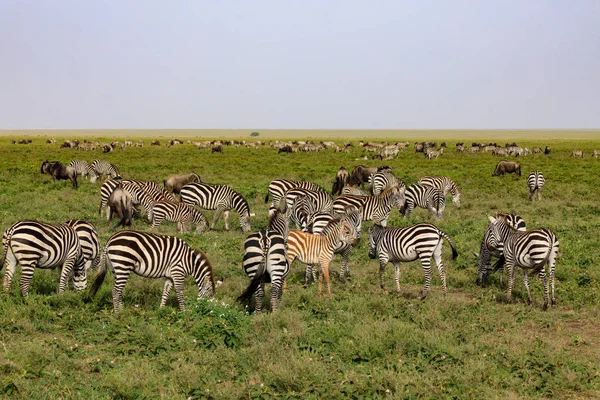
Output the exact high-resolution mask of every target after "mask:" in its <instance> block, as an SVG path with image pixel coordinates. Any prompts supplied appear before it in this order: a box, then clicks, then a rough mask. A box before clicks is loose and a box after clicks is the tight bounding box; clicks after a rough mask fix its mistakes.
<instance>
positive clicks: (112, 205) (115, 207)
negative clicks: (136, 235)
mask: <svg viewBox="0 0 600 400" xmlns="http://www.w3.org/2000/svg"><path fill="white" fill-rule="evenodd" d="M113 214H117V216H118V217H119V219H120V220H119V223H118V224H117V225H115V228H117V227H119V226H125V225H127V226H131V219H132V217H133V201H132V199H131V195H130V194H129V193H127V191H125V190H123V188H122V187H121V184H120V183H119V186H117V187H116V188H115V190H113V192H112V193H111V194H110V197H109V198H108V212H107V213H106V217H107V218H106V220H107V221H106V224H107V225H108V224H110V220H111V219H112V217H113Z"/></svg>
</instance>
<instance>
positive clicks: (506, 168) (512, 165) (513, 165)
mask: <svg viewBox="0 0 600 400" xmlns="http://www.w3.org/2000/svg"><path fill="white" fill-rule="evenodd" d="M505 173H508V174H512V173H514V174H516V175H518V176H521V164H519V163H518V162H514V161H500V162H499V163H498V164H496V169H495V170H494V172H493V173H492V176H504V174H505Z"/></svg>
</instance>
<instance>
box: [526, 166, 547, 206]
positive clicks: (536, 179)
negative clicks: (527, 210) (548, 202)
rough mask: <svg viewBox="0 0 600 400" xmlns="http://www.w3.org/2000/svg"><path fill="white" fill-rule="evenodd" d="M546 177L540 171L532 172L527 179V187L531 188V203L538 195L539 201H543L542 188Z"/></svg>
mask: <svg viewBox="0 0 600 400" xmlns="http://www.w3.org/2000/svg"><path fill="white" fill-rule="evenodd" d="M545 182H546V180H545V179H544V175H543V174H542V173H541V172H540V171H531V172H530V173H529V176H528V177H527V187H528V188H529V201H533V199H534V198H535V195H536V193H537V198H538V200H540V201H541V200H542V187H544V183H545Z"/></svg>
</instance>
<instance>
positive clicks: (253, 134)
mask: <svg viewBox="0 0 600 400" xmlns="http://www.w3.org/2000/svg"><path fill="white" fill-rule="evenodd" d="M258 135H260V133H258V132H252V133H251V134H250V136H258Z"/></svg>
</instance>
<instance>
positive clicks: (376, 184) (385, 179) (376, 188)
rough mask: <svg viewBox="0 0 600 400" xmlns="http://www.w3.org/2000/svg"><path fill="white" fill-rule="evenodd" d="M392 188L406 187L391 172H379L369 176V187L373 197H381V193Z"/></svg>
mask: <svg viewBox="0 0 600 400" xmlns="http://www.w3.org/2000/svg"><path fill="white" fill-rule="evenodd" d="M392 186H398V187H406V185H405V184H404V182H402V181H401V180H400V179H398V178H396V176H395V175H394V173H393V172H392V171H391V170H382V171H378V172H376V173H374V174H373V175H371V176H369V187H370V188H371V193H373V196H379V194H380V193H381V192H383V191H384V190H385V189H387V188H389V187H392Z"/></svg>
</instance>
